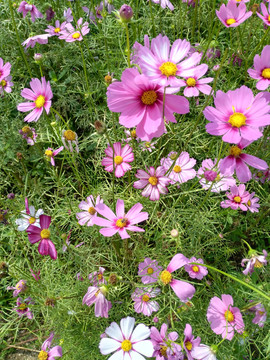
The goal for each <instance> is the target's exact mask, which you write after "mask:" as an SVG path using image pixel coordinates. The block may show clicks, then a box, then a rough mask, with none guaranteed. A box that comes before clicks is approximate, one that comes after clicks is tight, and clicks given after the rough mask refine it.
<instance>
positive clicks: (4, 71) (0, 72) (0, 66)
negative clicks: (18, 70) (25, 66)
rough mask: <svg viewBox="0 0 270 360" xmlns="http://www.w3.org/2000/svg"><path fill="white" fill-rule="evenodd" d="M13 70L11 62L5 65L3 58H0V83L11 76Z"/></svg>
mask: <svg viewBox="0 0 270 360" xmlns="http://www.w3.org/2000/svg"><path fill="white" fill-rule="evenodd" d="M10 70H11V64H10V63H9V62H7V63H5V64H4V61H3V59H2V58H0V81H1V80H3V79H4V78H6V77H7V76H9V74H10Z"/></svg>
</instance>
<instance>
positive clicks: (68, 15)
mask: <svg viewBox="0 0 270 360" xmlns="http://www.w3.org/2000/svg"><path fill="white" fill-rule="evenodd" d="M64 18H65V19H66V22H68V23H70V22H72V21H73V16H72V11H71V9H70V8H68V9H67V10H64Z"/></svg>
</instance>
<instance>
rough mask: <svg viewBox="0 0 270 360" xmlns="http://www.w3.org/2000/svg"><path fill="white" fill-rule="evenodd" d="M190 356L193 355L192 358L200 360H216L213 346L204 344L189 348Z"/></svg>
mask: <svg viewBox="0 0 270 360" xmlns="http://www.w3.org/2000/svg"><path fill="white" fill-rule="evenodd" d="M191 356H192V357H194V359H200V360H217V358H216V350H215V349H214V346H213V347H210V346H207V345H204V344H200V346H196V347H194V349H192V350H191Z"/></svg>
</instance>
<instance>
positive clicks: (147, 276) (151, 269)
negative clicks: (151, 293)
mask: <svg viewBox="0 0 270 360" xmlns="http://www.w3.org/2000/svg"><path fill="white" fill-rule="evenodd" d="M161 270H162V267H161V266H159V265H158V262H157V260H151V259H150V258H148V257H147V258H145V259H144V261H143V262H141V263H139V271H138V276H141V278H142V279H141V280H142V283H143V284H153V283H155V282H157V281H158V277H159V273H160V272H161Z"/></svg>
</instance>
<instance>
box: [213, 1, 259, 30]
mask: <svg viewBox="0 0 270 360" xmlns="http://www.w3.org/2000/svg"><path fill="white" fill-rule="evenodd" d="M246 10H247V8H246V5H245V4H244V2H241V3H240V4H239V5H237V3H236V2H235V1H232V0H229V2H228V4H227V6H226V5H225V4H222V5H221V7H220V9H219V11H218V10H216V14H217V17H218V18H219V20H220V21H221V22H222V24H223V25H225V26H226V27H227V28H228V27H237V26H238V25H240V24H241V23H242V22H244V21H245V20H246V19H248V18H249V17H250V16H251V15H252V11H248V12H247V13H246Z"/></svg>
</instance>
